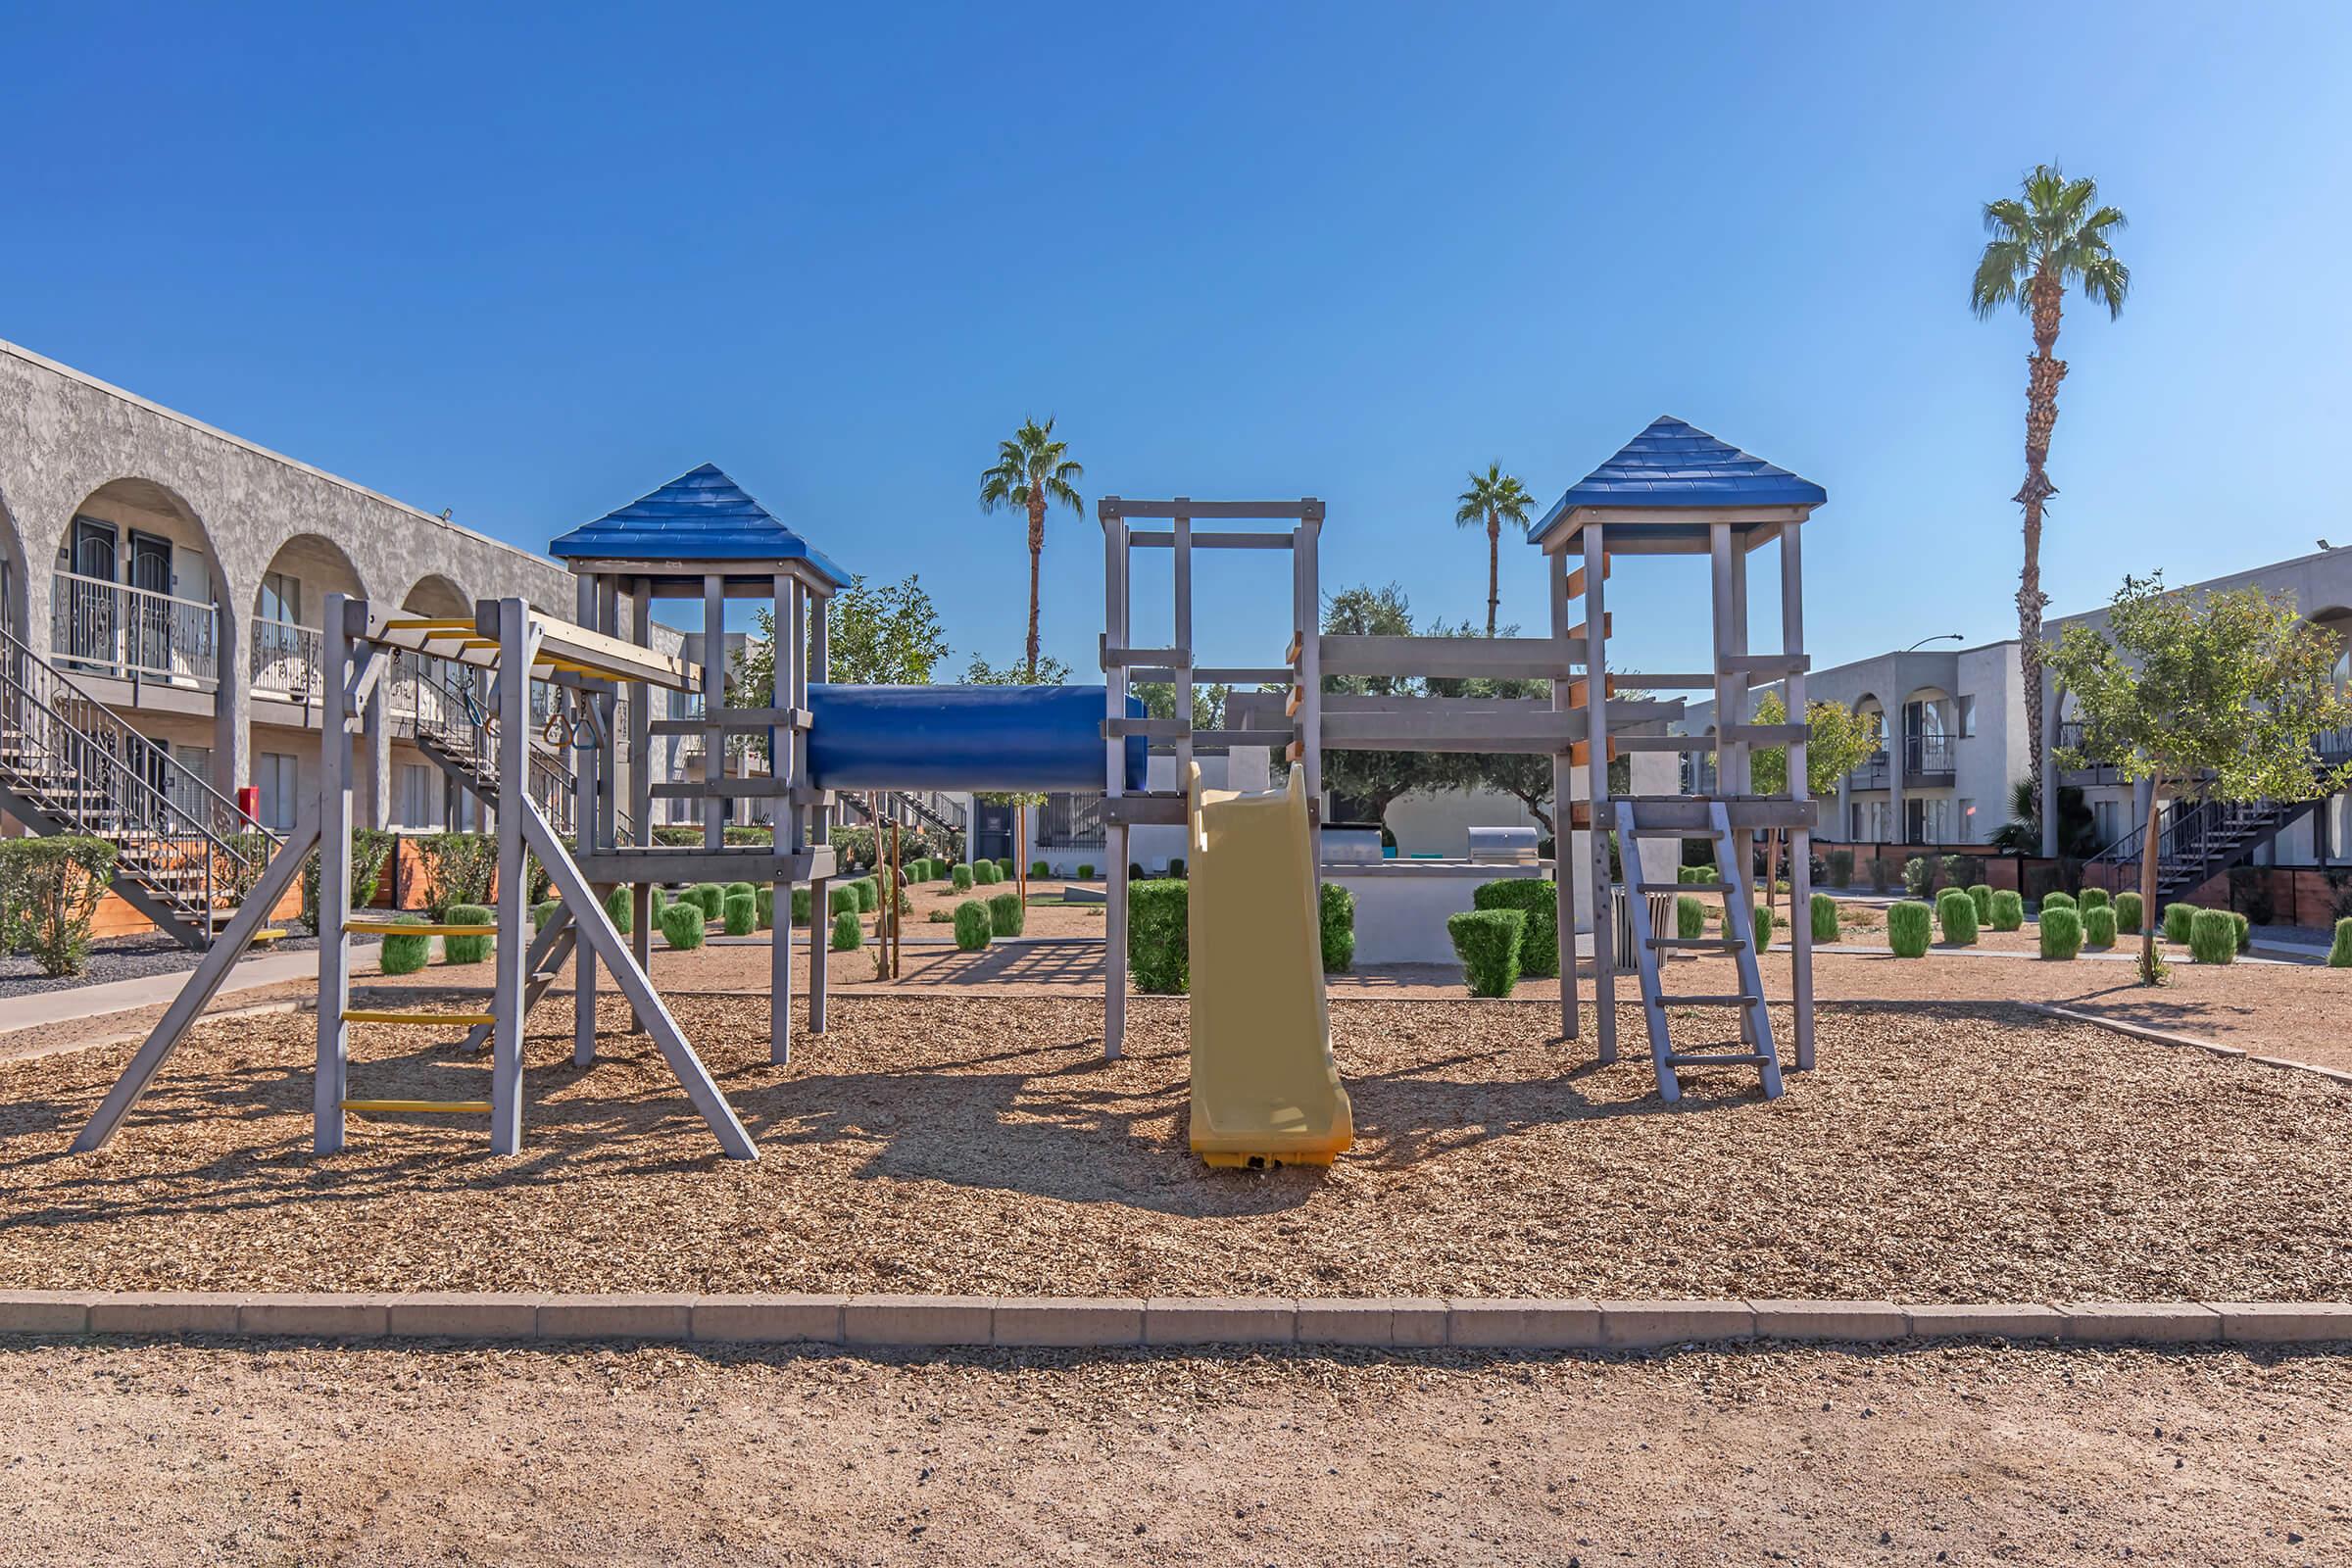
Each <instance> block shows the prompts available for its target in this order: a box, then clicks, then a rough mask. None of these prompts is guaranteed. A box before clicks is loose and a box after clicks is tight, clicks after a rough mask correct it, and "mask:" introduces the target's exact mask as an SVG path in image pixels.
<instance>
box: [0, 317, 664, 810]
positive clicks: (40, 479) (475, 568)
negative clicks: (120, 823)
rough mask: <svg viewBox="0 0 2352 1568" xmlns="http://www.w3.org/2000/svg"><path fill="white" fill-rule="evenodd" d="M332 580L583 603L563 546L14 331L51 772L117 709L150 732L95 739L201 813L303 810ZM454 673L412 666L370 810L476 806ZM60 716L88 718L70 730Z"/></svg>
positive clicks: (12, 589)
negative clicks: (244, 433) (65, 750)
mask: <svg viewBox="0 0 2352 1568" xmlns="http://www.w3.org/2000/svg"><path fill="white" fill-rule="evenodd" d="M552 531H553V530H552V529H551V532H552ZM330 593H344V594H351V595H358V596H363V597H365V598H367V599H368V600H369V601H371V602H372V603H374V604H376V605H379V606H382V607H385V608H387V609H391V610H396V611H407V612H413V613H420V614H429V615H469V614H471V613H472V611H473V606H474V603H475V601H476V600H479V599H486V598H503V597H509V596H515V597H520V598H523V599H525V600H527V601H529V602H530V603H531V604H532V605H533V606H535V607H537V608H539V609H541V610H545V611H549V612H551V613H557V614H562V615H566V616H568V615H570V614H571V613H573V610H574V608H575V603H576V601H575V595H574V583H573V578H572V577H571V574H570V573H568V572H567V571H565V570H564V568H563V567H561V566H560V565H558V564H556V563H555V562H553V561H550V560H547V559H545V558H543V557H540V556H537V555H534V554H532V553H530V552H529V551H525V550H518V549H515V547H514V546H512V545H507V544H502V543H500V542H499V541H497V540H495V539H491V538H488V537H486V536H484V535H482V534H479V533H476V532H474V531H473V530H471V529H469V528H466V527H465V526H463V525H461V524H459V523H456V522H453V521H451V520H449V519H448V518H447V517H446V516H444V515H435V514H433V513H431V512H426V511H422V510H419V509H418V508H416V507H412V506H409V505H406V504H405V503H402V502H399V501H395V500H393V499H391V498H390V497H388V496H384V495H379V494H377V493H376V492H374V491H372V490H368V489H367V488H366V487H364V486H361V485H358V484H354V483H352V482H351V481H350V480H347V479H342V478H338V477H336V476H335V475H333V474H330V473H326V472H323V471H321V470H320V469H318V468H315V467H312V466H309V465H308V464H304V463H301V462H298V461H296V460H294V459H292V458H288V457H285V456H283V455H281V454H278V453H275V452H270V451H268V450H266V449H264V448H262V447H259V446H256V445H255V444H254V443H252V442H250V441H246V440H243V439H241V438H239V437H237V436H234V435H230V434H228V433H227V432H225V431H221V430H218V429H215V428H213V427H211V426H210V425H206V424H204V423H201V422H200V421H198V420H195V419H192V418H190V417H187V416H185V415H182V414H178V413H175V412H174V411H172V410H171V409H167V408H163V407H161V406H160V405H157V404H155V403H151V402H149V401H147V400H146V399H144V398H141V397H138V396H136V395H134V394H132V393H130V392H126V391H124V390H123V389H122V388H120V387H115V386H110V385H108V384H107V383H105V382H103V381H100V380H98V379H96V378H95V377H92V376H89V375H85V374H83V373H81V372H80V371H78V370H75V369H73V368H70V367H67V366H64V365H60V364H58V363H56V362H55V361H52V360H48V359H44V358H43V357H41V356H40V355H38V354H34V353H31V352H30V351H28V350H25V349H23V348H19V347H17V346H15V345H14V344H10V343H6V342H0V633H5V637H6V639H7V640H6V641H5V642H0V649H5V650H6V652H7V653H8V655H9V657H8V659H7V660H6V662H5V666H4V674H0V687H5V695H6V697H7V698H8V703H7V716H8V725H7V727H8V729H9V737H8V739H9V747H10V748H11V749H10V750H9V751H8V754H7V758H6V761H7V762H8V763H9V764H10V765H13V766H15V767H18V768H20V769H22V770H25V772H27V773H33V772H37V770H38V769H39V768H40V766H41V765H42V762H43V758H42V756H41V755H40V753H41V748H42V746H43V745H44V744H48V741H46V740H44V737H49V738H51V739H53V738H54V737H55V736H57V735H61V734H64V735H73V734H79V733H84V732H86V731H88V730H90V729H93V728H96V727H98V726H101V725H103V724H104V723H106V722H107V720H106V719H105V718H103V717H102V716H100V715H99V714H98V713H97V709H96V707H93V706H92V705H98V706H102V707H103V709H105V710H108V711H111V712H112V713H113V714H115V715H120V717H121V719H122V720H123V721H124V722H126V723H127V724H128V725H129V726H130V727H131V728H132V729H133V730H135V732H136V735H135V737H125V736H113V735H110V736H107V737H102V738H101V739H100V740H99V742H98V744H97V747H96V748H95V749H96V750H99V751H103V752H105V753H107V754H109V755H110V756H120V757H121V758H122V760H123V764H124V767H125V768H126V769H127V771H128V773H130V774H133V775H136V776H137V778H139V779H143V780H144V781H145V782H146V783H148V784H149V785H151V786H152V787H153V789H154V790H155V792H157V793H158V794H159V795H161V796H162V797H164V798H166V799H167V800H169V801H172V802H173V803H176V805H177V807H178V808H179V809H180V810H182V811H183V812H184V813H185V814H186V815H187V817H188V818H189V819H191V820H202V819H203V818H204V817H205V816H206V813H207V812H211V813H212V814H213V815H214V816H215V817H218V815H219V809H220V801H221V799H225V800H227V801H230V802H235V801H237V800H238V792H239V791H241V790H243V789H246V788H248V787H250V788H251V789H253V790H254V791H255V792H256V794H255V796H254V797H251V798H249V799H251V800H252V802H253V804H254V807H255V814H256V816H258V818H259V820H260V822H261V824H262V825H263V826H265V827H268V828H273V829H277V828H283V827H286V826H288V825H290V824H291V822H292V820H293V813H294V809H295V805H296V802H297V800H298V799H299V797H300V794H301V792H302V791H304V790H305V789H309V788H314V787H315V786H316V775H317V768H318V762H319V735H318V728H319V652H320V644H319V631H318V627H319V621H320V616H321V612H322V610H323V607H324V602H325V599H326V596H327V595H328V594H330ZM657 636H658V638H659V639H660V640H663V641H669V640H670V639H671V638H672V637H674V634H670V633H667V632H666V631H662V632H658V633H657ZM455 676H456V672H455V671H454V668H453V667H452V666H444V665H442V664H441V662H440V661H436V660H408V659H405V658H404V659H403V660H402V661H401V662H399V663H398V664H397V665H396V666H395V668H394V670H393V672H392V679H391V680H389V681H388V682H386V683H385V686H384V689H383V691H382V693H381V695H380V696H379V698H378V699H377V700H376V701H375V702H374V703H373V704H371V706H370V707H369V708H368V711H367V713H366V720H367V727H366V731H365V738H364V742H363V747H362V752H361V756H362V758H363V761H362V764H361V770H360V784H359V794H360V812H361V815H360V821H361V822H362V824H363V825H368V824H372V825H375V826H389V827H400V828H408V829H431V828H438V827H444V826H469V825H473V824H474V823H475V822H476V820H477V819H478V808H477V805H476V802H475V801H474V798H473V793H472V792H471V791H470V790H469V789H468V788H467V787H466V785H465V783H464V782H463V779H462V777H461V776H460V771H461V770H458V769H454V768H453V767H452V765H450V762H451V759H450V758H449V756H448V753H449V750H450V745H449V743H451V742H452V741H453V738H462V737H464V736H465V735H466V734H468V733H470V731H471V730H472V729H473V728H475V727H478V716H479V715H478V710H474V709H470V708H469V704H468V692H467V690H466V686H465V683H464V681H463V680H462V679H461V678H455ZM60 713H69V715H71V714H79V715H83V716H81V717H80V718H78V719H76V720H75V721H74V722H73V723H72V724H71V725H67V724H65V723H64V722H63V721H62V720H61V719H60V718H59V716H58V715H59V714H60ZM32 718H37V719H38V723H37V724H34V725H30V727H28V720H29V719H32ZM35 730H37V731H38V733H34V731H35ZM50 760H51V762H52V764H53V763H54V758H51V759H50ZM558 760H559V759H558V755H557V754H555V753H554V752H553V751H552V749H551V750H550V751H549V752H548V754H547V755H545V756H542V757H540V758H539V759H538V760H537V761H536V762H535V764H534V772H535V775H537V774H538V773H539V772H540V771H541V770H546V776H545V777H544V778H541V777H536V776H535V780H534V784H535V793H542V795H543V798H544V797H546V796H548V795H552V794H553V793H554V786H555V782H556V780H557V778H558V777H559V776H560V775H559V774H557V773H556V772H555V771H554V767H553V764H555V763H557V762H558ZM657 771H658V772H659V771H661V769H659V768H657ZM19 782H24V780H23V779H22V778H20V780H19ZM132 788H133V786H132V784H131V783H129V782H125V783H123V789H124V790H126V791H131V790H132ZM132 804H133V805H134V806H135V807H136V809H152V808H153V803H152V802H143V803H132ZM116 809H117V811H118V816H120V815H121V814H122V811H123V810H126V809H131V807H129V806H124V805H123V803H117V808H116ZM10 825H11V826H12V828H16V829H21V828H22V827H23V826H24V824H23V823H21V822H17V821H15V820H14V818H13V817H12V819H11V824H10Z"/></svg>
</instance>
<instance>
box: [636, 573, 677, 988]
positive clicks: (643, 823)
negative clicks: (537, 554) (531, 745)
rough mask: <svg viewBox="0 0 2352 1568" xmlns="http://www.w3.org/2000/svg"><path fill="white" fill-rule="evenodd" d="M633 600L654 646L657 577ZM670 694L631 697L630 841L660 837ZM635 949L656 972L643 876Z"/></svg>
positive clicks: (657, 691)
mask: <svg viewBox="0 0 2352 1568" xmlns="http://www.w3.org/2000/svg"><path fill="white" fill-rule="evenodd" d="M633 581H634V589H635V591H634V592H633V593H632V595H631V596H630V600H629V641H631V642H633V643H635V644H636V645H637V646H638V647H640V648H649V647H651V646H653V641H654V583H653V579H652V578H650V577H638V578H635V579H634V580H633ZM667 695H668V694H667V693H665V692H663V691H662V689H661V688H659V687H655V686H639V687H638V688H637V690H636V692H635V693H634V695H633V696H632V698H631V700H630V703H629V841H630V842H631V843H632V844H636V845H639V846H644V845H650V844H652V843H653V842H654V772H653V768H654V715H653V705H654V704H655V703H656V702H659V701H661V700H662V699H663V698H665V697H666V696H667ZM629 951H630V953H631V954H632V955H633V956H635V957H636V959H637V967H638V968H640V969H643V970H646V971H647V972H648V973H651V972H652V968H653V961H654V885H653V884H652V883H651V882H639V883H637V884H636V885H635V886H634V887H632V888H631V889H630V890H629ZM629 1029H630V1032H631V1033H634V1034H643V1033H644V1032H645V1017H644V1015H643V1014H642V1013H640V1012H638V1010H637V1005H636V1004H635V1003H631V1004H630V1005H629Z"/></svg>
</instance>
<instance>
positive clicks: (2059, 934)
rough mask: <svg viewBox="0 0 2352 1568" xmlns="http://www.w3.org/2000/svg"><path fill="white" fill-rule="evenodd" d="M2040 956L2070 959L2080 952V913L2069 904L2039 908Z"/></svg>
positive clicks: (2079, 910) (2046, 905)
mask: <svg viewBox="0 0 2352 1568" xmlns="http://www.w3.org/2000/svg"><path fill="white" fill-rule="evenodd" d="M2040 930H2041V956H2043V957H2045V958H2071V957H2073V956H2075V955H2076V954H2078V953H2081V952H2082V910H2081V909H2079V908H2077V907H2074V906H2073V905H2071V904H2060V905H2055V906H2053V905H2049V904H2044V905H2043V906H2042V907H2041V920H2040Z"/></svg>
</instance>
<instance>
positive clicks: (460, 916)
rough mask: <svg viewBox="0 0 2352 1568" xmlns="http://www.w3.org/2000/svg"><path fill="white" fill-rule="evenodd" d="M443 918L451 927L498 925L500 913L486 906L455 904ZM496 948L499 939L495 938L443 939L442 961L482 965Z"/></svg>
mask: <svg viewBox="0 0 2352 1568" xmlns="http://www.w3.org/2000/svg"><path fill="white" fill-rule="evenodd" d="M442 918H443V919H444V920H446V921H448V922H449V923H450V924H451V925H496V924H497V923H498V911H497V910H496V909H493V908H490V907H488V906H486V905H480V904H453V905H451V906H450V907H449V909H448V911H447V912H446V913H445V914H443V916H442ZM496 946H498V938H496V937H493V936H479V937H443V938H442V939H441V961H442V962H443V963H480V962H482V961H484V960H485V959H487V958H488V957H489V956H490V950H491V949H493V948H495V947H496Z"/></svg>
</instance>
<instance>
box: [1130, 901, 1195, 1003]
mask: <svg viewBox="0 0 2352 1568" xmlns="http://www.w3.org/2000/svg"><path fill="white" fill-rule="evenodd" d="M1191 892H1192V890H1191V888H1190V886H1189V885H1188V884H1186V883H1185V882H1184V881H1182V880H1181V879H1179V878H1176V877H1154V878H1152V879H1151V880H1150V881H1145V882H1137V883H1134V884H1133V885H1131V886H1130V887H1129V888H1128V890H1127V964H1128V967H1129V968H1130V969H1131V970H1132V971H1133V972H1134V974H1135V987H1136V989H1137V990H1138V991H1149V992H1151V993H1152V994H1153V995H1155V996H1163V997H1176V996H1182V995H1184V994H1185V993H1186V992H1187V991H1189V990H1191V989H1192V983H1193V960H1192V951H1191V948H1190V946H1189V942H1190V932H1191V927H1190V924H1189V923H1188V922H1189V911H1190V906H1191Z"/></svg>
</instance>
